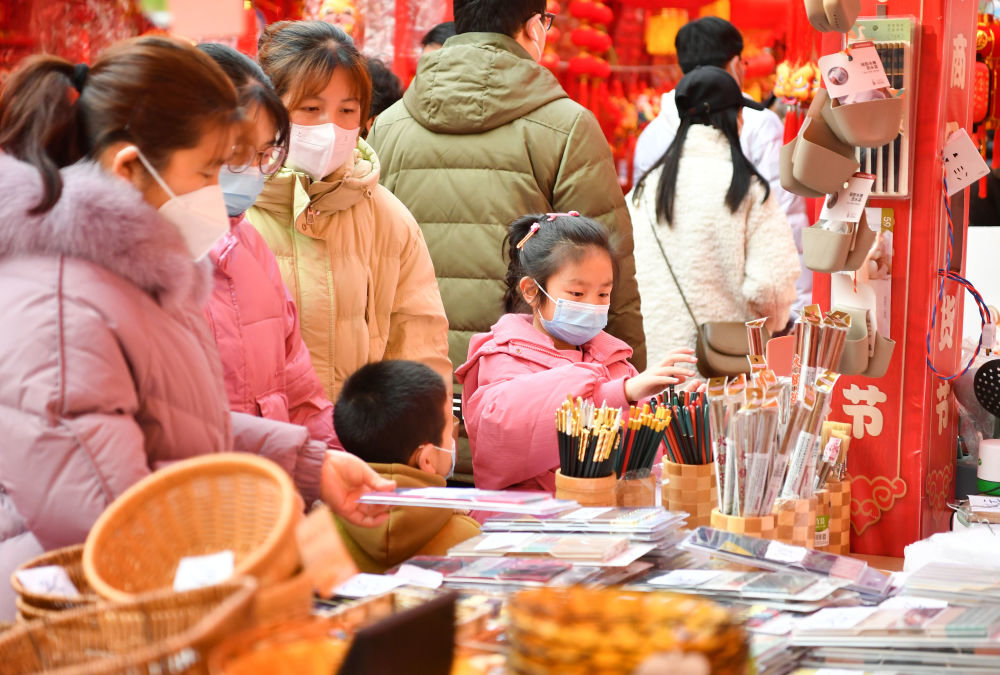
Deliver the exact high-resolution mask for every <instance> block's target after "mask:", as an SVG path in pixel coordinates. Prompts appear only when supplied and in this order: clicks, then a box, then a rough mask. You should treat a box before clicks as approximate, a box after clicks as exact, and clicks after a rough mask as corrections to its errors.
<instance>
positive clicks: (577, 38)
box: [569, 26, 611, 54]
mask: <svg viewBox="0 0 1000 675" xmlns="http://www.w3.org/2000/svg"><path fill="white" fill-rule="evenodd" d="M569 37H570V40H571V41H572V42H573V44H575V45H576V46H577V47H582V48H583V49H589V50H590V51H592V52H595V53H597V54H603V53H604V52H606V51H608V50H609V49H611V36H610V35H608V34H607V33H605V32H604V31H600V30H597V29H596V28H592V27H591V26H580V27H579V28H574V29H573V32H572V33H570V34H569Z"/></svg>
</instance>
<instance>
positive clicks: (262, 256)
mask: <svg viewBox="0 0 1000 675" xmlns="http://www.w3.org/2000/svg"><path fill="white" fill-rule="evenodd" d="M199 49H201V50H202V51H204V52H205V53H206V54H208V55H209V56H210V57H212V58H213V59H214V60H215V62H216V63H218V64H219V65H220V66H221V67H222V69H223V70H224V71H225V73H226V74H227V75H228V76H229V79H231V80H232V81H233V84H234V85H235V86H236V89H237V93H238V95H239V99H240V107H241V108H242V109H243V111H244V118H245V119H244V128H243V133H242V134H241V138H240V143H239V144H238V146H237V147H238V149H237V152H236V153H235V154H234V157H233V159H232V160H231V161H230V162H229V164H228V165H227V166H224V167H223V168H222V171H221V172H220V174H219V184H220V185H221V186H222V192H223V196H224V197H225V201H226V210H227V211H228V213H229V218H230V224H231V228H230V230H229V232H227V233H226V234H225V236H223V237H222V239H220V240H219V241H218V243H217V244H216V245H215V247H214V248H213V249H212V251H211V253H209V258H210V259H211V261H212V263H213V264H214V273H213V276H214V282H215V283H214V288H213V291H212V296H211V297H210V298H209V301H208V304H207V305H206V306H205V317H206V318H207V319H208V323H209V326H210V327H211V329H212V334H213V335H214V336H215V342H216V344H217V345H218V347H219V355H220V356H221V357H222V366H223V371H224V374H225V383H226V393H227V395H228V397H229V406H230V408H231V409H232V410H234V411H237V412H243V413H249V414H251V415H258V416H260V417H267V418H269V419H274V420H279V421H282V422H292V423H293V424H299V425H302V426H304V427H306V428H307V429H309V434H310V436H312V438H314V439H315V440H318V441H323V442H324V443H326V444H327V445H330V444H332V443H333V442H334V434H333V414H332V410H333V404H332V403H330V401H329V400H328V399H327V398H326V394H325V393H324V392H323V385H322V384H321V383H320V381H319V377H318V376H317V375H316V371H315V370H313V366H312V360H311V359H310V358H309V350H308V349H307V348H306V345H305V343H304V342H303V341H302V337H301V335H300V334H299V317H298V311H297V310H296V307H295V303H294V302H293V301H292V298H291V295H289V293H288V289H287V288H285V284H284V282H283V281H282V280H281V271H280V270H279V269H278V263H277V261H276V260H275V258H274V254H273V253H272V252H271V250H270V249H269V248H268V247H267V243H265V241H264V239H263V238H262V237H261V236H260V234H258V233H257V230H255V229H254V228H253V226H252V225H251V224H250V222H249V221H247V220H246V219H245V218H244V215H243V214H244V213H245V212H246V210H247V209H248V208H250V207H251V206H252V205H253V203H254V202H255V201H256V200H257V197H258V196H259V195H260V193H261V190H263V188H264V183H265V182H266V181H267V179H268V178H269V177H270V176H271V175H273V174H275V173H277V171H278V169H280V168H281V165H282V163H283V162H284V159H285V156H286V155H287V153H288V138H289V130H290V125H289V121H288V113H287V112H286V110H285V106H284V105H283V104H282V102H281V99H279V98H278V95H277V94H276V93H275V92H274V88H273V87H272V86H271V81H270V79H268V77H267V75H265V74H264V71H262V70H261V69H260V66H258V65H257V64H256V63H254V62H253V61H251V60H250V59H249V58H247V57H246V56H244V55H243V54H240V53H239V52H237V51H236V50H234V49H231V48H230V47H226V46H224V45H220V44H203V45H200V46H199Z"/></svg>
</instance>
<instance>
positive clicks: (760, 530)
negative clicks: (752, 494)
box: [709, 509, 775, 539]
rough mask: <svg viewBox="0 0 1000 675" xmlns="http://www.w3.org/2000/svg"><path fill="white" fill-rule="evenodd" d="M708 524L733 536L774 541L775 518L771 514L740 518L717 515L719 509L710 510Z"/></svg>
mask: <svg viewBox="0 0 1000 675" xmlns="http://www.w3.org/2000/svg"><path fill="white" fill-rule="evenodd" d="M709 523H710V524H711V526H712V527H714V528H715V529H717V530H725V531H726V532H732V533H733V534H745V535H747V536H748V537H757V538H759V539H774V534H775V517H774V514H773V513H769V514H767V515H766V516H750V517H748V518H741V517H740V516H727V515H725V514H724V513H719V509H712V511H711V514H710V516H709Z"/></svg>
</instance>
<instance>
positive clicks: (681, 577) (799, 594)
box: [631, 569, 859, 613]
mask: <svg viewBox="0 0 1000 675" xmlns="http://www.w3.org/2000/svg"><path fill="white" fill-rule="evenodd" d="M849 584H850V582H848V581H847V580H846V579H836V578H823V577H819V576H816V575H813V574H805V573H801V572H733V571H728V570H703V569H684V570H673V571H671V572H667V573H663V572H657V573H653V574H649V575H647V576H646V577H645V578H644V579H642V580H640V581H639V582H636V583H633V584H632V585H631V587H632V588H634V589H637V590H639V589H642V590H665V591H674V592H676V593H689V594H693V595H700V596H708V597H711V598H712V599H714V600H719V601H723V602H727V603H729V602H739V603H747V604H750V603H753V604H757V603H760V604H766V605H767V606H768V607H771V608H773V609H776V610H782V611H788V612H799V613H806V612H814V611H816V610H818V609H822V608H824V607H828V606H830V605H833V604H844V603H847V602H852V601H853V602H858V600H859V596H858V594H856V593H854V592H852V591H848V590H846V587H847V586H848V585H849Z"/></svg>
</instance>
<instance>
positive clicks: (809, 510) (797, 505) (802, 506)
mask: <svg viewBox="0 0 1000 675" xmlns="http://www.w3.org/2000/svg"><path fill="white" fill-rule="evenodd" d="M816 506H817V500H816V497H815V496H813V497H810V498H808V499H784V500H781V499H779V500H778V503H777V504H775V505H774V514H775V524H776V531H775V538H776V539H777V540H778V541H780V542H784V543H786V544H790V545H791V546H803V547H805V548H809V549H813V548H816Z"/></svg>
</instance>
